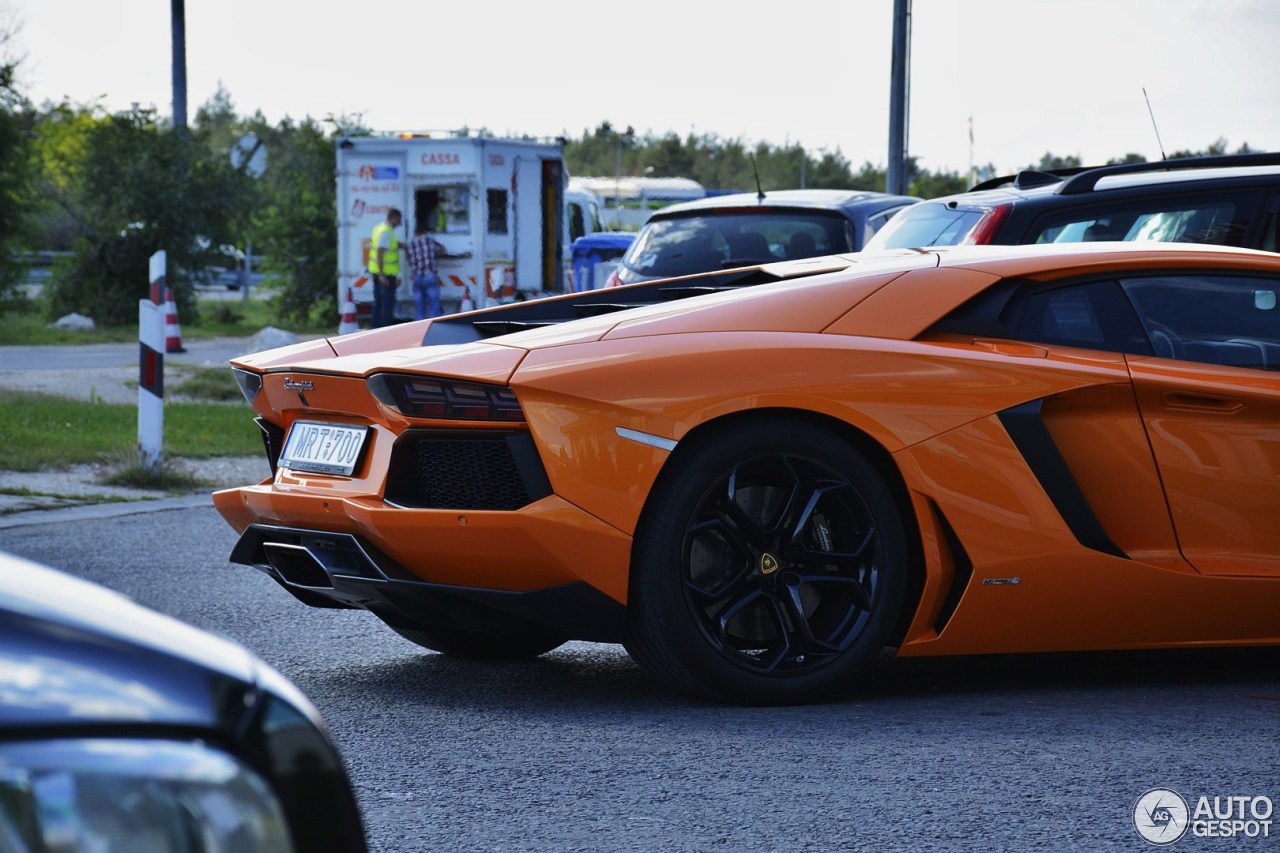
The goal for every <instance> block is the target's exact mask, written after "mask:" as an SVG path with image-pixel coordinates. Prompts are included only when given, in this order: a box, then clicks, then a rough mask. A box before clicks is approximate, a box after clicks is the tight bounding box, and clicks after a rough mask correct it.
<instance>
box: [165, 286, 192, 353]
mask: <svg viewBox="0 0 1280 853" xmlns="http://www.w3.org/2000/svg"><path fill="white" fill-rule="evenodd" d="M164 351H165V352H186V351H187V350H186V348H185V347H183V346H182V329H180V328H178V306H177V304H176V303H175V302H174V301H173V288H170V287H166V288H165V289H164Z"/></svg>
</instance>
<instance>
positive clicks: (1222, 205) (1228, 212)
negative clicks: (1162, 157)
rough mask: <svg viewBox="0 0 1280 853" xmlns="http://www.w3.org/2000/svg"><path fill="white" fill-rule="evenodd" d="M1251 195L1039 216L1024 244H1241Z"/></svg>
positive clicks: (1251, 205) (1159, 201) (1251, 204)
mask: <svg viewBox="0 0 1280 853" xmlns="http://www.w3.org/2000/svg"><path fill="white" fill-rule="evenodd" d="M1256 201H1257V195H1256V194H1239V195H1234V196H1227V197H1222V196H1214V197H1211V198H1199V199H1194V198H1193V199H1188V198H1186V197H1182V198H1178V199H1167V198H1166V199H1152V200H1151V201H1146V202H1143V203H1140V204H1132V203H1130V204H1128V205H1125V206H1123V207H1118V206H1114V205H1108V206H1107V207H1105V208H1103V207H1100V206H1096V207H1093V208H1086V209H1085V210H1084V211H1082V210H1081V209H1080V208H1074V209H1072V210H1070V211H1066V212H1064V213H1058V214H1055V215H1051V216H1046V217H1043V218H1042V219H1041V220H1040V222H1039V223H1038V225H1037V228H1036V229H1034V230H1033V231H1032V233H1031V235H1030V239H1028V240H1027V241H1026V242H1030V243H1082V242H1083V243H1091V242H1097V241H1101V240H1119V241H1123V242H1127V243H1135V242H1150V241H1159V242H1164V243H1210V244H1213V245H1218V246H1243V245H1244V241H1245V236H1246V234H1247V232H1248V229H1249V214H1250V213H1251V212H1252V210H1253V208H1254V205H1255V203H1256Z"/></svg>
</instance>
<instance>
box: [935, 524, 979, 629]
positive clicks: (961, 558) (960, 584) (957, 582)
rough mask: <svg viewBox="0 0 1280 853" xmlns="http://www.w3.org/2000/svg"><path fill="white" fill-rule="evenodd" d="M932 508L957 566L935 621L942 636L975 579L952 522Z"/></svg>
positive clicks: (971, 564) (971, 562)
mask: <svg viewBox="0 0 1280 853" xmlns="http://www.w3.org/2000/svg"><path fill="white" fill-rule="evenodd" d="M930 506H931V507H932V508H933V517H934V518H935V519H936V520H937V522H938V527H939V528H941V530H942V536H943V538H944V539H945V540H946V543H947V549H948V550H949V551H951V562H952V563H953V564H954V566H955V571H954V573H953V574H952V576H951V586H950V588H949V589H948V590H947V597H946V598H945V599H944V600H943V602H942V608H941V609H940V610H939V611H938V618H937V619H935V620H933V630H935V631H937V632H938V633H939V634H941V633H942V629H943V628H946V627H947V623H948V622H950V621H951V617H952V616H954V615H955V612H956V608H957V607H959V606H960V599H961V597H963V596H964V592H965V590H966V589H968V588H969V581H970V580H972V579H973V560H971V559H969V552H968V551H966V550H965V549H964V545H962V544H961V543H960V537H959V536H956V531H955V528H954V527H952V526H951V522H949V521H947V517H946V516H945V515H943V514H942V510H941V509H939V508H938V506H937V504H934V503H932V502H931V503H930Z"/></svg>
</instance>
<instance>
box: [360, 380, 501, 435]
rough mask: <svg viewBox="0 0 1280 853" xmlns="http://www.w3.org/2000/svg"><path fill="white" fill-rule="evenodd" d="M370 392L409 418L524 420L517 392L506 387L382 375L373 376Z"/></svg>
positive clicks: (384, 403)
mask: <svg viewBox="0 0 1280 853" xmlns="http://www.w3.org/2000/svg"><path fill="white" fill-rule="evenodd" d="M369 391H370V392H371V393H372V394H373V396H374V397H376V398H377V399H378V400H379V402H381V403H382V404H383V405H386V406H390V407H391V408H393V409H395V410H396V411H397V412H399V413H400V414H402V415H404V416H405V417H409V418H429V419H433V420H449V421H502V422H504V423H511V422H513V421H523V420H524V412H522V411H521V410H520V402H519V401H518V400H516V395H515V392H514V391H512V390H511V389H510V388H508V387H506V386H504V385H486V384H484V383H481V382H460V381H457V380H454V379H441V378H438V377H434V376H403V375H398V374H393V373H378V374H375V375H373V376H370V377H369Z"/></svg>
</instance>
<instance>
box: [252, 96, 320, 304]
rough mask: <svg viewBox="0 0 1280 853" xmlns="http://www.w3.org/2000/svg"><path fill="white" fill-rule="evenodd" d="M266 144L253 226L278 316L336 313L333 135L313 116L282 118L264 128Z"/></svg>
mask: <svg viewBox="0 0 1280 853" xmlns="http://www.w3.org/2000/svg"><path fill="white" fill-rule="evenodd" d="M258 133H259V135H260V138H262V139H263V140H264V141H265V144H266V146H267V151H268V152H269V154H268V162H267V171H266V174H265V175H263V178H262V181H263V183H264V186H263V189H262V193H263V198H264V199H265V200H266V201H265V204H264V206H263V207H262V209H261V210H259V211H258V213H257V214H256V215H255V216H254V218H253V222H254V231H255V234H257V237H258V239H259V240H260V241H261V243H262V247H263V250H264V252H265V255H266V259H267V260H266V271H267V285H268V286H270V287H273V288H275V289H276V291H277V293H278V295H279V303H278V305H277V310H278V312H279V314H280V316H281V317H282V318H286V319H296V320H304V319H306V318H307V317H308V316H309V315H310V314H311V312H312V311H313V310H322V311H328V312H329V314H330V315H333V316H336V315H337V312H338V302H337V295H336V287H335V284H334V282H335V281H336V277H337V270H338V224H337V211H336V210H335V205H336V204H337V199H336V183H335V179H336V174H335V171H334V170H335V160H336V158H335V157H334V151H333V146H334V139H333V137H332V136H330V135H327V134H326V133H325V132H324V129H323V128H322V127H321V126H320V125H319V124H318V123H317V122H315V121H314V120H312V119H310V118H308V119H306V120H305V121H303V122H301V123H297V124H295V123H294V122H293V121H291V120H290V119H287V118H286V119H284V120H283V121H282V122H280V124H279V125H278V126H277V127H275V128H267V127H265V126H264V127H262V128H260V129H259V130H258Z"/></svg>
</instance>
